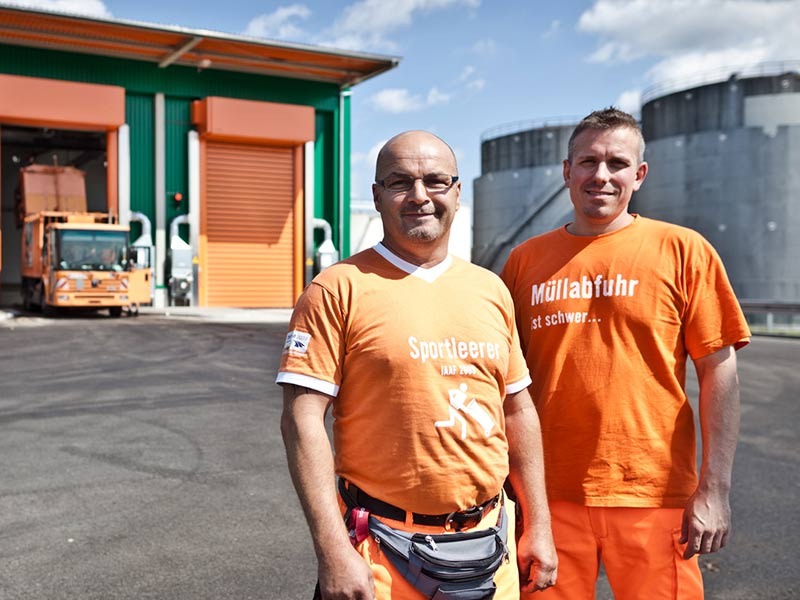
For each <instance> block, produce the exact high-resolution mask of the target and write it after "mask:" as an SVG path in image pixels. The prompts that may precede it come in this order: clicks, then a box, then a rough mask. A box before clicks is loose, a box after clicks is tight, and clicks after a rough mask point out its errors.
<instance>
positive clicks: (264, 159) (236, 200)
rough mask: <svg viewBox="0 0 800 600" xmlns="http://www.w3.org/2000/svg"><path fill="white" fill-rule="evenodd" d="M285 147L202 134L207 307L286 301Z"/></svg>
mask: <svg viewBox="0 0 800 600" xmlns="http://www.w3.org/2000/svg"><path fill="white" fill-rule="evenodd" d="M294 169H295V163H294V160H293V150H292V148H286V147H271V146H261V145H249V144H234V143H225V142H217V141H208V145H207V154H206V186H207V187H206V206H205V217H206V218H205V223H206V234H207V242H206V243H207V246H206V264H205V270H206V286H207V296H206V297H207V304H208V306H234V307H243V308H286V307H291V306H293V304H294V297H293V291H292V280H293V278H292V276H293V248H294V245H293V238H292V234H293V222H294V219H295V215H294V193H295V191H294V181H295V179H294V177H295V174H294Z"/></svg>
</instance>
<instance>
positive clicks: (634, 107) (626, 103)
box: [614, 90, 642, 116]
mask: <svg viewBox="0 0 800 600" xmlns="http://www.w3.org/2000/svg"><path fill="white" fill-rule="evenodd" d="M614 106H616V107H617V108H619V109H620V110H624V111H625V112H627V113H631V114H632V115H635V116H638V115H639V113H640V112H641V110H642V91H641V90H627V91H625V92H622V93H621V94H620V95H619V98H617V101H616V102H614Z"/></svg>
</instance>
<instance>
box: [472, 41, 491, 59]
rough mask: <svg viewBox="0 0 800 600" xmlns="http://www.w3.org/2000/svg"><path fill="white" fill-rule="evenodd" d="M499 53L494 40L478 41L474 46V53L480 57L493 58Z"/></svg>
mask: <svg viewBox="0 0 800 600" xmlns="http://www.w3.org/2000/svg"><path fill="white" fill-rule="evenodd" d="M495 52H497V44H495V43H494V40H493V39H489V38H487V39H485V40H478V41H477V42H475V43H474V44H473V45H472V53H473V54H477V55H478V56H491V55H492V54H494V53H495Z"/></svg>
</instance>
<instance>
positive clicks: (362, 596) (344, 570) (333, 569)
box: [318, 546, 375, 600]
mask: <svg viewBox="0 0 800 600" xmlns="http://www.w3.org/2000/svg"><path fill="white" fill-rule="evenodd" d="M318 575H319V589H320V592H321V593H322V600H375V585H374V583H373V581H372V570H371V569H370V568H369V565H368V564H367V562H366V561H365V560H364V558H363V557H362V556H361V555H359V554H358V552H356V551H355V550H354V549H353V547H352V546H348V547H346V548H343V549H342V551H341V552H337V553H336V554H335V556H327V557H326V558H325V559H324V562H320V564H319V570H318Z"/></svg>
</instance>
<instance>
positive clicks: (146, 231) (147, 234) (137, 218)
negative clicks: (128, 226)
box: [128, 211, 153, 246]
mask: <svg viewBox="0 0 800 600" xmlns="http://www.w3.org/2000/svg"><path fill="white" fill-rule="evenodd" d="M128 222H129V223H130V222H136V223H141V224H142V235H141V236H139V239H140V240H141V239H142V238H147V245H148V246H151V245H152V244H153V238H152V237H151V236H152V234H153V226H152V225H151V224H150V219H148V218H147V215H145V214H144V213H140V212H136V211H130V216H129V217H128ZM137 241H138V240H137ZM134 245H135V244H134Z"/></svg>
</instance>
